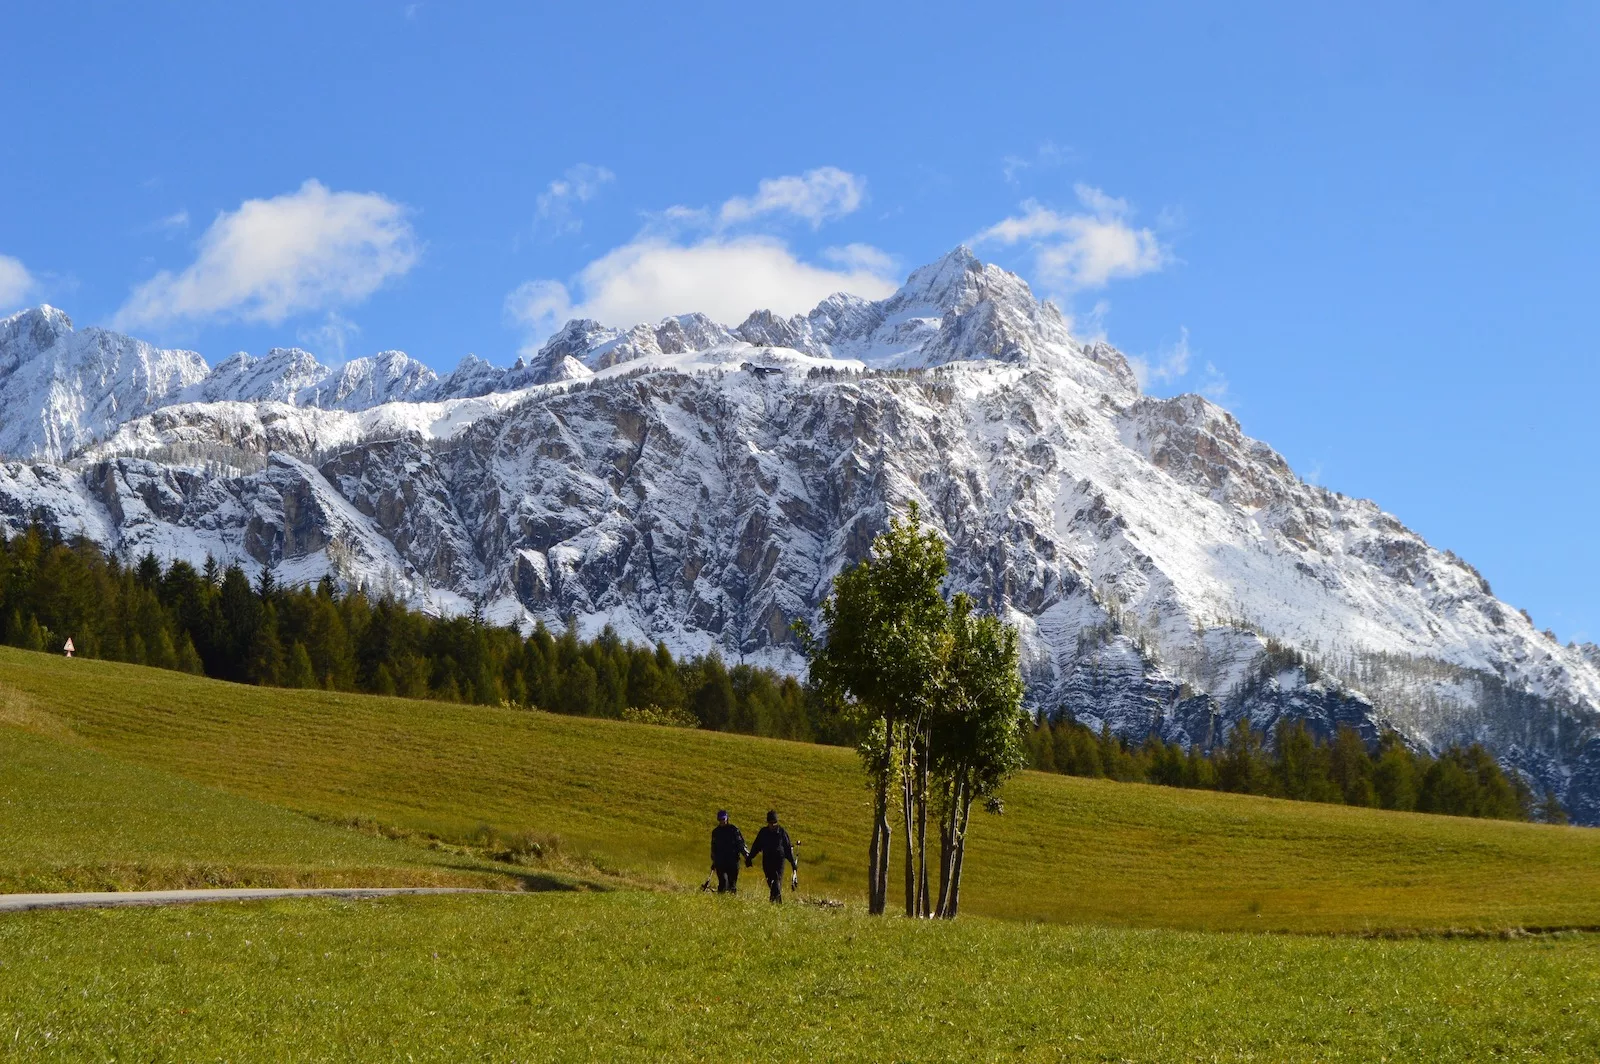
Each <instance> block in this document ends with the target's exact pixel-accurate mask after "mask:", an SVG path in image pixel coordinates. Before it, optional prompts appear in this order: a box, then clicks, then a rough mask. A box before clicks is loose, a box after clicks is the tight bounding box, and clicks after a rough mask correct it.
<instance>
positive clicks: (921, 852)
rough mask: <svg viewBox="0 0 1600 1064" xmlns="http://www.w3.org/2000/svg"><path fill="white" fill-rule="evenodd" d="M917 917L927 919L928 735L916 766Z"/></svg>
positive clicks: (928, 912) (923, 740)
mask: <svg viewBox="0 0 1600 1064" xmlns="http://www.w3.org/2000/svg"><path fill="white" fill-rule="evenodd" d="M917 915H918V917H928V915H931V910H930V909H928V733H926V730H925V731H923V733H922V755H920V758H918V765H917Z"/></svg>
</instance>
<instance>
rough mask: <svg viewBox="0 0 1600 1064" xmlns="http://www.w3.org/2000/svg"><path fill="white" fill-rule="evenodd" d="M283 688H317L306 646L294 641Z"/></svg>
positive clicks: (391, 685) (290, 650) (315, 675)
mask: <svg viewBox="0 0 1600 1064" xmlns="http://www.w3.org/2000/svg"><path fill="white" fill-rule="evenodd" d="M283 686H285V687H295V688H302V689H304V688H308V687H315V686H317V674H316V671H315V670H313V669H312V667H311V655H310V654H308V653H306V645H305V644H304V643H301V642H299V641H296V642H295V644H294V645H293V646H291V647H290V648H289V660H288V665H287V667H286V668H285V669H284V674H283ZM387 693H390V694H392V693H393V681H392V680H391V681H390V691H389V692H387Z"/></svg>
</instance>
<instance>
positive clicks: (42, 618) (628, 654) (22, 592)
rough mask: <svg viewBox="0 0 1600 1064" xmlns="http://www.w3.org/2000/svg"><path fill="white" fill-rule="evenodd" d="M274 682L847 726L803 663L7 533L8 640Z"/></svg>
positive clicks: (789, 726)
mask: <svg viewBox="0 0 1600 1064" xmlns="http://www.w3.org/2000/svg"><path fill="white" fill-rule="evenodd" d="M68 638H71V639H72V640H73V644H74V646H75V648H76V652H77V653H78V654H80V655H82V656H84V657H91V658H105V659H108V660H112V661H125V662H130V663H133V664H137V665H152V666H155V667H157V668H164V669H176V670H179V671H182V672H189V673H194V674H196V675H205V676H210V677H213V678H216V679H220V680H232V681H235V682H238V683H250V684H260V685H265V686H277V687H294V688H323V689H327V690H334V691H358V692H364V693H368V694H381V695H399V696H403V697H408V698H432V699H441V700H444V701H448V702H468V703H478V704H485V705H501V704H509V705H514V706H526V707H537V708H540V709H545V710H550V711H553V712H557V713H568V714H577V715H583V716H596V717H625V716H628V717H634V718H635V719H643V720H649V721H653V722H657V723H679V724H692V725H694V726H697V727H702V728H708V729H714V730H719V731H738V732H747V733H750V734H757V735H768V736H773V737H777V738H787V739H802V740H820V741H829V740H832V741H841V739H843V738H848V737H847V736H841V734H840V733H839V724H838V723H837V722H835V721H833V720H830V719H827V718H826V716H825V715H823V714H822V713H821V711H820V706H819V703H818V702H817V700H816V699H815V698H813V697H811V696H810V694H809V692H808V691H807V689H806V688H805V687H803V686H802V685H801V684H800V683H799V682H798V681H796V680H795V678H794V677H792V676H787V675H782V674H780V673H777V672H775V671H774V670H772V669H766V668H757V667H754V666H750V665H745V664H735V665H731V666H730V665H729V664H727V663H726V662H724V660H723V659H722V657H721V656H720V655H719V654H717V653H716V652H715V651H713V652H711V653H709V654H705V655H702V656H699V657H689V658H675V657H674V656H673V655H672V654H671V653H670V652H669V651H668V649H667V648H666V646H665V645H664V644H660V643H658V644H657V645H656V646H654V647H648V646H640V645H637V644H634V643H628V642H625V641H623V640H622V639H621V638H619V637H618V636H617V634H616V633H615V632H613V631H612V630H611V629H609V628H607V629H606V630H604V631H602V632H601V633H599V634H598V635H597V636H595V637H594V638H592V639H580V638H579V637H578V634H577V631H576V629H575V626H573V625H568V626H566V627H565V628H564V629H563V630H562V631H560V632H552V631H550V630H549V629H548V628H546V627H545V626H544V625H542V624H540V625H536V626H535V627H534V629H533V631H532V632H531V633H529V634H527V635H524V634H523V633H521V632H520V631H518V629H516V628H515V627H510V626H502V625H493V624H489V623H486V622H485V620H484V619H483V617H482V616H481V614H480V613H478V612H476V611H475V612H474V613H473V614H471V615H468V616H462V617H433V616H429V615H427V614H424V613H421V612H419V611H417V610H413V609H409V608H408V607H406V606H405V605H404V604H402V603H399V602H397V601H395V600H393V599H392V598H385V597H373V596H369V595H367V594H366V593H364V592H362V591H348V592H341V591H340V590H339V589H338V588H337V587H336V586H335V585H334V583H333V581H331V580H328V579H324V580H322V581H321V582H320V583H318V584H316V585H315V586H312V587H287V586H283V585H281V584H279V583H277V582H276V581H274V579H273V578H272V575H271V572H270V571H263V572H262V574H261V575H260V576H259V577H258V578H257V579H256V580H254V581H252V580H250V579H249V578H248V577H247V576H246V574H245V572H244V570H243V569H241V568H240V567H239V566H237V565H232V566H228V567H226V568H224V567H221V566H219V565H218V564H217V563H216V562H215V561H210V560H208V561H207V562H206V564H205V565H204V566H202V567H201V568H199V569H197V568H195V567H194V566H193V565H190V564H189V563H187V562H184V561H174V562H172V563H171V564H169V565H166V566H163V565H162V564H161V563H160V562H159V561H157V560H156V558H155V557H154V556H153V555H146V556H145V557H144V558H143V559H141V560H140V561H139V562H137V563H136V564H133V565H123V564H122V563H120V562H119V561H118V559H117V557H116V556H115V555H112V554H107V553H106V552H104V551H102V550H101V549H100V548H99V547H98V546H96V545H95V544H93V543H91V542H89V541H87V540H83V539H77V540H74V541H71V542H66V541H63V540H62V539H60V538H59V537H57V536H53V535H51V534H50V533H48V532H46V531H44V530H42V529H39V528H37V527H34V528H29V529H27V530H26V531H24V532H22V533H20V534H18V535H15V536H12V537H5V536H3V535H0V641H4V642H5V643H7V644H9V645H11V646H18V647H23V648H25V649H29V650H49V651H51V652H57V653H58V652H60V650H61V648H62V645H63V643H64V641H65V640H66V639H68Z"/></svg>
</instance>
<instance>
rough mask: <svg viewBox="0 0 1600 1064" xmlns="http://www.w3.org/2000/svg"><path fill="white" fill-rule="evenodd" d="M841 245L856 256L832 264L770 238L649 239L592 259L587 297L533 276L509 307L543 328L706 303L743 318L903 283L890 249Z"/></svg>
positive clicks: (542, 331) (631, 319)
mask: <svg viewBox="0 0 1600 1064" xmlns="http://www.w3.org/2000/svg"><path fill="white" fill-rule="evenodd" d="M840 251H841V253H842V254H843V255H844V256H845V258H846V259H847V260H848V261H844V262H840V264H839V268H837V269H830V268H828V267H825V266H818V265H814V264H812V263H808V262H803V261H801V260H800V259H799V258H797V257H796V256H795V254H794V253H793V252H792V251H790V250H789V248H788V247H787V246H785V245H784V244H783V243H782V242H781V241H779V240H776V239H773V238H770V237H761V236H747V237H739V238H736V239H727V240H725V239H722V238H717V237H713V238H708V239H706V240H702V241H700V242H698V243H695V244H688V245H684V244H674V243H670V242H667V241H661V240H652V239H643V240H639V241H635V242H633V243H631V244H625V245H623V246H622V247H619V248H616V249H615V250H613V251H610V252H608V253H607V254H605V255H603V256H601V257H600V258H598V259H596V260H595V261H593V262H591V263H589V265H587V266H585V267H584V268H583V270H582V271H580V272H579V274H578V277H577V280H576V283H575V287H576V289H577V291H578V293H579V297H578V298H574V297H573V295H572V293H571V292H570V291H569V289H568V288H567V286H566V285H563V284H561V283H560V282H558V281H529V282H528V283H526V284H524V285H522V286H521V287H519V288H518V289H517V290H516V291H514V292H513V293H511V295H510V296H509V297H508V298H507V300H506V309H507V313H508V314H509V315H510V316H511V317H512V318H513V319H514V320H515V321H517V322H520V323H522V324H523V325H526V326H528V327H529V329H530V331H531V332H532V333H533V335H534V336H535V337H539V336H543V335H548V334H549V333H550V332H552V331H554V329H555V328H557V327H558V326H559V325H560V324H561V323H562V322H563V321H565V320H567V319H569V318H594V319H596V320H598V321H602V322H604V323H606V324H607V325H614V326H624V327H625V326H629V325H634V324H636V323H638V322H641V321H651V322H653V321H659V320H660V319H662V318H664V317H667V316H669V315H672V314H685V313H688V312H690V311H700V312H702V313H705V314H708V315H710V316H711V317H712V318H714V319H716V320H718V321H722V322H727V323H729V324H737V323H738V322H740V321H743V320H744V319H745V318H746V317H747V316H748V315H749V314H750V312H751V311H753V310H762V309H765V310H771V311H773V312H775V313H778V314H784V315H788V314H799V313H802V312H804V311H807V310H810V309H811V308H812V307H814V306H816V305H817V304H818V303H819V302H821V301H822V300H823V299H824V298H826V297H827V296H830V295H832V294H833V293H835V292H853V293H855V294H856V295H859V296H864V297H866V298H868V299H879V298H882V297H884V296H886V295H889V294H890V293H891V292H893V291H894V290H895V287H896V282H895V281H894V279H893V278H892V277H891V276H889V275H888V274H886V273H885V272H884V267H885V266H886V264H888V263H889V262H890V259H889V257H888V256H887V255H885V254H884V253H883V252H881V251H878V250H877V249H876V248H869V247H867V246H865V245H859V244H858V245H851V246H850V248H849V249H840Z"/></svg>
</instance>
